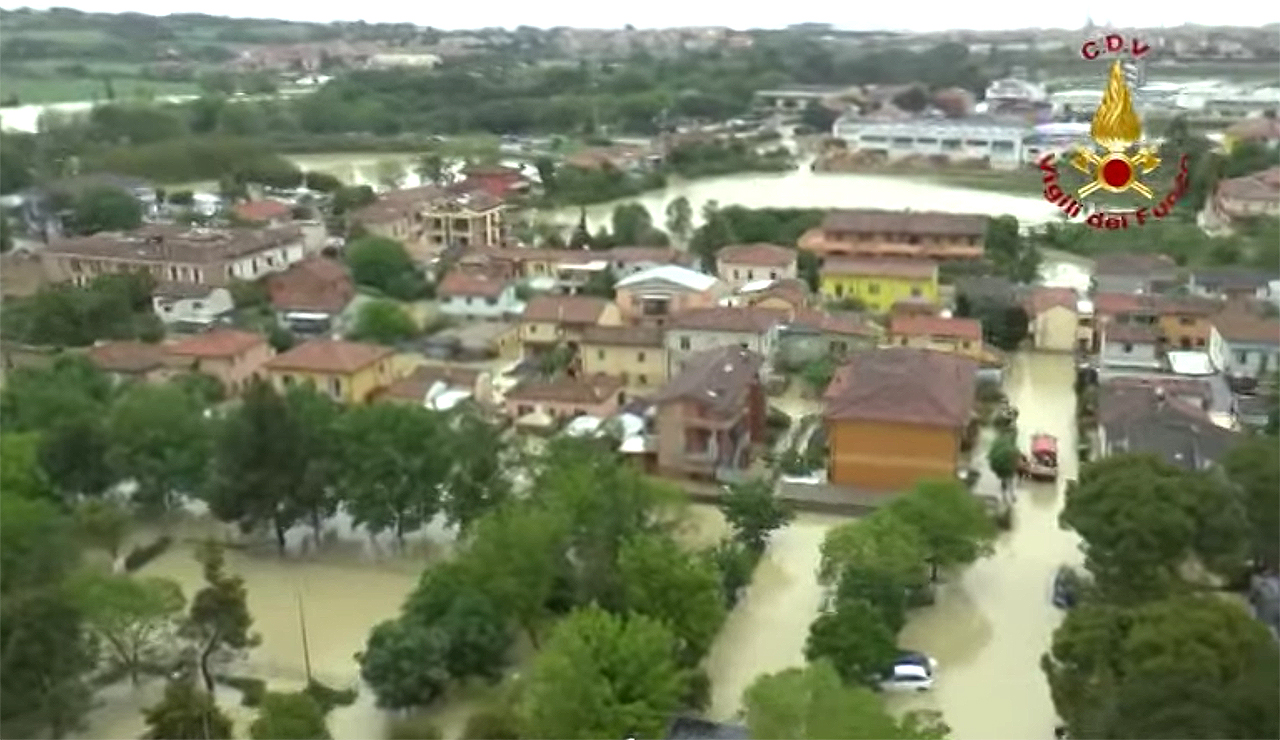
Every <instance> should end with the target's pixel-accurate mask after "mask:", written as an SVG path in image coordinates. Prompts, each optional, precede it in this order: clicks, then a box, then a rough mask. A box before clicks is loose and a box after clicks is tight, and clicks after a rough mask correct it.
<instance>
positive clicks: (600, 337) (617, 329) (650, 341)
mask: <svg viewBox="0 0 1280 740" xmlns="http://www.w3.org/2000/svg"><path fill="white" fill-rule="evenodd" d="M582 344H602V345H605V346H611V347H661V346H662V329H659V328H657V327H647V326H588V327H587V328H585V329H583V330H582Z"/></svg>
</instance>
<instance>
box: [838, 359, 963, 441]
mask: <svg viewBox="0 0 1280 740" xmlns="http://www.w3.org/2000/svg"><path fill="white" fill-rule="evenodd" d="M977 372H978V363H977V362H976V361H975V360H972V359H969V358H967V357H964V356H962V355H957V354H954V353H951V352H936V351H933V350H927V349H915V348H911V347H889V348H886V349H878V350H868V351H866V352H859V353H857V354H855V355H853V357H852V358H851V359H850V360H849V362H848V363H846V364H845V365H844V366H842V367H840V368H839V369H838V370H836V373H835V376H834V377H833V378H832V380H831V385H830V386H828V387H827V391H826V393H824V394H823V401H824V403H825V405H826V411H825V416H826V418H828V419H832V420H837V421H877V422H887V423H903V424H927V425H930V426H942V427H949V428H958V427H961V426H964V425H965V424H967V423H968V422H969V417H970V415H971V414H972V411H973V397H974V389H975V387H976V385H977Z"/></svg>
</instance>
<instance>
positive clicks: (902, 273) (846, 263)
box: [822, 258, 938, 280]
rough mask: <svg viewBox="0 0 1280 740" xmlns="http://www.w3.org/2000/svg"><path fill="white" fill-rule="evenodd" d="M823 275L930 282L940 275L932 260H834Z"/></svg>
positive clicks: (826, 264) (825, 268) (826, 266)
mask: <svg viewBox="0 0 1280 740" xmlns="http://www.w3.org/2000/svg"><path fill="white" fill-rule="evenodd" d="M822 274H823V275H855V276H862V275H865V276H867V277H887V278H905V279H909V280H928V279H930V278H932V277H933V276H935V275H937V274H938V265H937V263H935V262H932V261H930V260H895V259H864V260H856V259H854V260H851V259H839V258H832V259H829V260H827V261H826V262H824V263H823V264H822Z"/></svg>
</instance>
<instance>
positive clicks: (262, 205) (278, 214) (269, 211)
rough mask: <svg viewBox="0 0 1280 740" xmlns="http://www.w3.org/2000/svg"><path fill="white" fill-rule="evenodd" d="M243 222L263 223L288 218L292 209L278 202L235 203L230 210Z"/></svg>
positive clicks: (254, 201) (252, 201)
mask: <svg viewBox="0 0 1280 740" xmlns="http://www.w3.org/2000/svg"><path fill="white" fill-rule="evenodd" d="M231 210H232V211H233V212H234V213H235V214H236V216H238V217H240V218H242V219H244V220H245V221H254V222H264V221H278V220H283V219H287V218H290V217H291V216H292V215H293V209H292V208H290V207H289V206H288V205H287V204H285V203H281V202H280V201H278V200H250V201H246V202H244V203H237V204H235V206H233V207H232V209H231Z"/></svg>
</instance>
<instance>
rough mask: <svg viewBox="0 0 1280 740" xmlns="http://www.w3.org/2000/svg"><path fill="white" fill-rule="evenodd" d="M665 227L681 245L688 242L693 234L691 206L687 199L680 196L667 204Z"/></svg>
mask: <svg viewBox="0 0 1280 740" xmlns="http://www.w3.org/2000/svg"><path fill="white" fill-rule="evenodd" d="M666 227H667V232H668V233H669V234H671V235H672V236H674V237H675V238H676V239H677V240H678V241H679V242H680V243H681V244H684V243H685V242H687V241H688V240H689V235H690V234H691V233H692V232H693V206H691V205H689V199H688V198H686V197H685V196H683V195H681V196H679V197H677V198H675V199H673V200H672V201H671V202H670V203H668V204H667V210H666Z"/></svg>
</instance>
